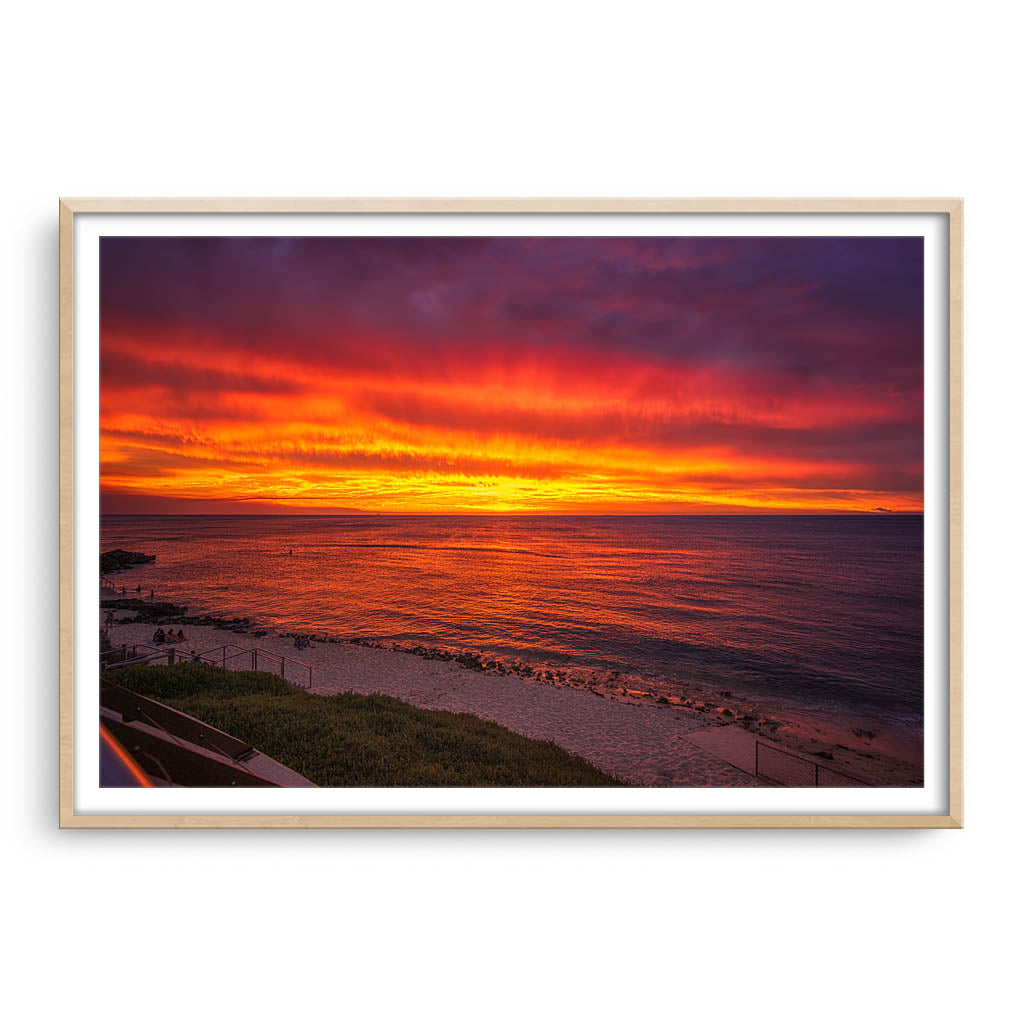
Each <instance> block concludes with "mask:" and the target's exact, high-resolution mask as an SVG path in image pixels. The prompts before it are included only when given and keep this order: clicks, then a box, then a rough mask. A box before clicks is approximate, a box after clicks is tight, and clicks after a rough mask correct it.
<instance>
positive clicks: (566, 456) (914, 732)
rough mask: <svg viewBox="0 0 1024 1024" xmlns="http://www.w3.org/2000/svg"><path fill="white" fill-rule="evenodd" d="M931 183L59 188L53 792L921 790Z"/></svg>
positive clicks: (945, 320)
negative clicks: (430, 192)
mask: <svg viewBox="0 0 1024 1024" xmlns="http://www.w3.org/2000/svg"><path fill="white" fill-rule="evenodd" d="M962 239H963V213H962V203H961V201H960V200H958V199H743V200H735V199H734V200H696V199H692V200H681V199H665V200H654V199H643V200H619V199H614V200H612V199H608V200H596V199H586V200H571V199H551V200H536V199H531V200H521V199H502V200H498V199H495V200H483V199H466V200H454V199H443V200H422V199H419V200H383V199H371V200H351V199H350V200H326V199H324V200H319V199H288V200H284V199H282V200H269V199H268V200H254V199H119V200H113V199H67V200H63V201H62V202H61V203H60V393H61V424H60V435H61V452H60V480H61V499H60V500H61V508H60V516H61V535H60V545H61V581H60V613H61V621H60V645H61V649H60V824H61V826H62V827H72V828H79V827H101V828H154V827H157V828H164V827H175V828H182V827H185V828H211V827H213V828H220V827H240V828H293V827H295V828H348V827H355V828H452V827H473V828H479V827H486V828H594V827H599V828H777V827H785V828H793V827H797V828H835V827H841V828H864V827H869V828H922V827H926V828H939V827H941V828H959V827H962V823H963V795H962V731H961V716H962V662H961V494H962V483H961V359H962V356H961V347H962V337H961V335H962V311H961V305H962Z"/></svg>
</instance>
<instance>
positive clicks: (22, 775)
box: [0, 0, 1024, 1024]
mask: <svg viewBox="0 0 1024 1024" xmlns="http://www.w3.org/2000/svg"><path fill="white" fill-rule="evenodd" d="M1020 20H1021V15H1020V10H1019V8H1017V7H1014V6H1012V5H1009V4H998V3H985V2H976V3H973V4H970V5H962V4H953V3H938V2H931V3H922V4H910V3H899V2H894V0H888V2H885V3H875V2H870V0H868V2H861V3H859V4H857V5H826V4H821V3H820V2H814V3H793V2H776V3H772V4H763V3H749V4H748V3H719V4H710V3H706V4H700V5H695V6H692V7H691V6H685V5H683V4H680V3H666V4H656V3H648V2H644V0H633V2H631V3H628V4H623V3H616V4H607V3H597V2H594V0H591V2H589V3H580V4H567V3H557V2H554V0H548V2H546V3H528V2H519V3H516V4H502V5H498V4H483V3H444V2H441V0H434V2H431V3H420V4H399V3H380V2H378V3H376V4H359V5H345V4H337V3H334V4H328V3H324V4H319V3H305V2H302V0H293V2H291V3H289V4H286V5H281V4H258V3H252V2H249V3H243V4H227V3H213V2H210V0H207V2H205V3H192V2H188V0H185V2H179V3H177V4H174V5H141V4H137V3H103V2H94V3H90V4H54V3H37V4H35V5H31V6H30V5H16V6H12V7H11V8H9V9H8V10H7V11H6V13H5V18H4V40H3V43H2V59H0V76H2V86H3V93H2V95H3V119H2V135H0V138H2V139H3V144H4V151H5V152H4V157H3V160H2V163H0V174H2V176H3V186H4V187H3V196H4V199H3V202H4V207H5V209H4V214H5V216H4V219H3V222H2V253H3V255H2V259H3V264H2V268H0V270H2V273H0V282H2V288H3V293H2V295H3V299H2V302H0V341H2V345H3V354H4V355H3V358H4V364H5V365H4V370H5V373H4V376H5V381H4V401H3V403H2V405H3V409H2V415H3V437H4V438H5V439H6V441H7V444H6V445H5V449H4V451H5V462H6V467H5V468H6V472H5V473H4V476H3V479H4V482H5V485H6V486H5V491H6V495H7V497H6V500H5V501H4V502H3V503H0V508H2V514H3V516H4V525H5V526H6V527H7V532H6V534H5V544H4V567H5V570H6V572H5V577H6V583H7V585H6V587H5V588H4V591H3V617H2V619H0V622H2V623H3V625H4V635H5V636H4V638H5V640H6V641H7V643H8V644H17V645H20V646H19V647H18V648H17V650H18V653H17V654H16V655H15V656H14V657H13V658H12V657H11V656H10V655H9V656H8V658H7V659H6V665H7V671H6V672H5V673H4V674H3V680H2V685H3V686H4V688H5V691H6V692H5V701H4V704H3V712H4V715H3V718H4V720H3V731H2V733H0V735H2V737H3V742H2V744H0V750H2V753H0V756H2V758H3V762H2V764H3V771H2V779H3V785H4V801H5V805H6V806H5V807H4V812H5V813H4V822H5V825H6V829H5V832H6V836H5V842H4V843H3V844H2V845H0V849H2V855H3V857H4V859H5V870H4V871H3V874H2V876H0V877H2V878H3V882H4V890H5V892H4V898H3V904H2V906H3V919H4V926H3V929H2V932H0V936H2V937H0V944H2V946H3V948H2V950H0V964H2V965H3V967H4V968H5V969H6V972H7V973H8V974H9V978H10V980H9V981H8V982H7V983H6V984H5V988H4V997H5V998H4V1002H5V1004H7V1005H8V1006H12V1007H13V1015H12V1016H11V1017H10V1019H12V1020H64V1019H68V1018H69V1017H70V1016H71V1014H73V1013H74V1014H76V1015H78V1016H80V1017H82V1018H84V1019H92V1018H93V1016H94V1015H99V1014H100V1013H105V1014H107V1015H116V1016H117V1017H118V1018H124V1019H129V1020H131V1019H140V1020H141V1019H144V1020H146V1021H149V1022H154V1024H155V1022H162V1021H172V1020H173V1021H180V1020H201V1021H205V1020H215V1019H222V1020H223V1019H229V1018H230V1019H243V1020H247V1021H253V1022H255V1021H282V1020H305V1019H307V1018H310V1017H324V1018H341V1017H346V1018H349V1019H352V1020H416V1021H419V1020H424V1019H426V1020H432V1019H438V1020H441V1019H444V1020H453V1019H454V1020H473V1021H478V1020H499V1021H502V1020H523V1019H540V1020H549V1019H560V1018H561V1019H565V1020H577V1019H580V1020H616V1021H618V1020H627V1021H629V1020H648V1019H657V1018H662V1017H666V1018H667V1017H673V1018H674V1017H681V1018H683V1019H692V1020H704V1019H711V1020H728V1021H731V1020H737V1021H755V1020H756V1021H763V1020H775V1019H779V1020H805V1019H812V1020H815V1021H820V1020H839V1021H845V1020H857V1021H862V1020H898V1019H901V1018H909V1017H911V1016H913V1017H914V1018H919V1019H924V1020H929V1021H935V1020H953V1019H956V1018H960V1017H962V1016H966V1015H971V1016H973V1017H975V1018H977V1019H980V1020H984V1019H990V1018H1002V1017H1003V1016H1004V1015H1008V1014H1010V1013H1012V1006H1013V1005H1014V1003H1015V1002H1016V996H1015V991H1014V989H1013V988H1011V986H1012V985H1013V984H1014V982H1015V981H1016V978H1015V977H1014V974H1015V972H1016V970H1017V969H1018V967H1019V964H1018V956H1017V953H1018V952H1019V931H1020V910H1021V898H1020V897H1021V885H1020V881H1019V875H1018V868H1019V863H1020V845H1019V840H1020V838H1021V828H1020V824H1019V822H1020V818H1021V810H1020V806H1019V804H1020V797H1019V791H1020V783H1021V778H1022V776H1024V756H1022V750H1021V741H1020V727H1019V722H1020V721H1021V696H1020V687H1021V682H1022V672H1021V663H1020V656H1019V646H1018V645H1017V644H1016V643H1015V641H1016V639H1017V637H1018V636H1019V634H1020V632H1021V625H1020V622H1021V612H1022V602H1021V600H1020V591H1019V582H1018V581H1019V580H1020V575H1021V570H1022V565H1021V557H1020V556H1021V541H1020V532H1019V519H1020V514H1019V511H1020V508H1021V504H1022V501H1024V493H1022V487H1021V481H1020V461H1021V459H1020V446H1021V440H1022V430H1021V421H1020V409H1021V404H1022V403H1021V396H1020V386H1021V384H1020V382H1021V379H1022V377H1021V371H1022V369H1024V367H1022V360H1021V342H1022V336H1021V335H1022V332H1021V326H1020V298H1019V297H1020V294H1021V257H1020V252H1021V238H1022V232H1024V216H1022V213H1021V201H1020V200H1021V188H1020V178H1021V159H1020V157H1021V151H1020V135H1021V133H1020V99H1021V81H1020V71H1019V67H1020V65H1019V53H1018V47H1019V39H1020V30H1021V27H1022V26H1021V23H1020ZM61 194H67V195H271V196H274V195H338V196H345V195H356V196H359V195H413V196H420V195H423V196H431V195H437V196H444V195H512V196H516V195H519V196H531V195H555V196H560V195H563V196H571V195H595V196H629V195H652V196H663V195H664V196H669V195H681V196H708V195H710V196H719V195H727V196H731V195H739V196H743V195H755V196H756V195H783V196H784V195H837V196H845V195H951V194H952V195H964V196H966V199H967V206H966V216H967V282H966V284H967V333H966V352H967V407H966V408H967V438H966V442H967V453H968V462H967V535H966V546H967V636H966V642H967V672H966V686H967V726H968V728H967V787H968V788H967V828H966V830H965V831H963V832H957V833H935V834H881V833H878V834H875V833H857V834H854V833H851V834H845V833H832V834H829V833H806V834H804V833H779V834H770V833H732V834H729V833H725V834H715V833H704V834H688V833H681V834H664V833H651V834H615V833H612V834H594V833H582V834H501V833H499V834H486V833H463V834H459V833H454V834H440V833H438V834H411V833H409V834H402V833H381V834H377V833H364V834H349V833H337V834H332V833H312V834H272V833H268V834H261V833H250V832H240V833H212V834H211V833H181V834H167V833H135V834H117V833H106V834H104V833H82V832H78V833H59V832H58V831H57V829H56V827H55V822H56V744H55V740H56V677H57V661H56V632H55V630H56V624H55V623H56V579H57V560H56V530H57V526H56V452H57V404H56V397H57V373H56V367H57V358H56V356H57V289H56V283H57V262H56V252H57V197H58V195H61ZM28 641H33V643H27V642H28Z"/></svg>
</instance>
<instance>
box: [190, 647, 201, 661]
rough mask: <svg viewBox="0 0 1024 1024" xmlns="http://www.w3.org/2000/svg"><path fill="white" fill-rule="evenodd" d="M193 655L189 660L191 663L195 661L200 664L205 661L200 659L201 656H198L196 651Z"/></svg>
mask: <svg viewBox="0 0 1024 1024" xmlns="http://www.w3.org/2000/svg"><path fill="white" fill-rule="evenodd" d="M191 654H192V656H191V657H190V658H189V659H188V660H189V661H195V662H200V661H202V660H203V659H202V658H200V657H199V655H198V654H196V652H195V650H193V651H192V652H191Z"/></svg>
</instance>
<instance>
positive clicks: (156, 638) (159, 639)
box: [153, 626, 167, 644]
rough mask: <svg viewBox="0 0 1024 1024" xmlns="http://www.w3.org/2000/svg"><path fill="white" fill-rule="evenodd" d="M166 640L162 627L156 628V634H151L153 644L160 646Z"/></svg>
mask: <svg viewBox="0 0 1024 1024" xmlns="http://www.w3.org/2000/svg"><path fill="white" fill-rule="evenodd" d="M166 639H167V637H166V636H164V629H163V626H157V627H156V632H155V633H154V634H153V643H155V644H162V643H163V642H164V641H165V640H166Z"/></svg>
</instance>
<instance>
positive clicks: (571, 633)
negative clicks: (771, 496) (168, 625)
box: [101, 516, 923, 728]
mask: <svg viewBox="0 0 1024 1024" xmlns="http://www.w3.org/2000/svg"><path fill="white" fill-rule="evenodd" d="M101 533H102V536H101V545H102V548H101V549H102V550H104V551H105V550H109V549H111V548H116V547H121V548H127V549H129V550H133V551H144V552H146V553H148V554H155V555H156V556H157V560H156V562H155V563H153V564H150V565H144V566H140V567H138V568H136V569H133V570H131V571H129V572H127V573H124V574H121V575H119V576H117V577H115V578H116V580H117V582H118V584H119V585H124V586H129V587H130V590H131V591H134V589H135V587H136V586H142V588H143V591H144V593H145V594H146V595H148V593H149V590H150V589H151V588H152V589H154V590H155V591H156V597H157V599H161V598H162V599H164V600H178V601H180V602H183V603H186V604H188V605H189V613H190V614H192V613H210V614H214V615H220V616H226V617H235V616H239V617H240V616H248V617H249V618H250V619H252V620H253V622H254V623H257V624H259V625H264V626H267V627H270V628H274V629H279V630H289V629H298V630H302V631H309V632H317V633H327V634H330V635H335V636H339V637H345V638H360V639H363V640H374V641H381V642H386V643H396V644H398V645H400V646H408V647H412V646H415V645H419V644H422V645H432V646H444V647H448V648H456V649H459V650H464V651H470V652H476V653H481V654H484V655H488V656H495V657H498V658H502V659H522V660H523V661H525V662H527V663H529V664H532V665H539V666H551V667H555V668H562V669H568V670H574V671H581V672H595V673H605V674H607V673H610V672H619V673H623V674H625V675H629V676H633V677H639V678H641V679H646V680H650V681H652V682H654V683H656V684H657V685H658V686H659V687H660V688H661V689H662V690H663V691H664V692H669V693H671V692H672V690H673V688H674V687H680V686H685V685H687V684H689V685H696V686H699V687H703V688H707V689H724V688H727V689H729V690H730V691H732V692H734V693H737V694H740V695H743V696H746V697H749V698H751V699H755V700H767V701H770V702H771V703H772V704H773V705H774V706H777V707H781V708H790V709H794V710H801V711H813V712H821V713H825V714H827V715H832V716H836V717H837V718H839V719H841V718H842V717H843V716H844V714H847V713H848V714H850V715H868V716H870V717H871V718H873V719H876V720H878V721H881V722H891V723H893V724H897V725H900V726H902V727H904V728H907V727H910V728H914V727H919V726H920V723H921V720H922V710H923V708H922V683H923V521H922V517H921V516H665V517H659V516H608V517H582V516H581V517H572V516H566V517H558V516H545V517H523V516H465V517H463V516H337V517H334V516H331V517H323V516H104V517H103V520H102V528H101Z"/></svg>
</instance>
